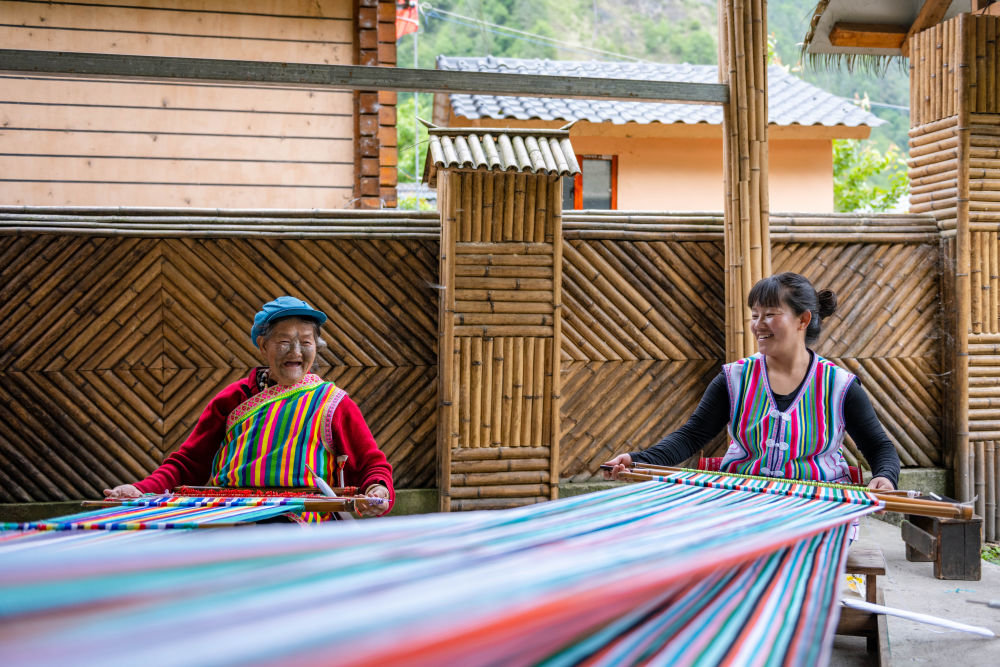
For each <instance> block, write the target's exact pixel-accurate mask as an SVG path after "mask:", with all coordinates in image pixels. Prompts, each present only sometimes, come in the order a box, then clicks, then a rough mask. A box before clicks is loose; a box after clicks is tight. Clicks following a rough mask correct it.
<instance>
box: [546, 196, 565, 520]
mask: <svg viewBox="0 0 1000 667" xmlns="http://www.w3.org/2000/svg"><path fill="white" fill-rule="evenodd" d="M548 193H549V201H548V206H547V210H548V212H549V215H548V220H546V234H548V233H551V234H552V339H551V340H548V341H546V343H545V344H546V347H547V349H548V360H549V368H548V369H547V371H546V374H547V375H550V376H551V379H550V380H549V381H548V382H547V383H546V385H547V386H548V387H549V392H548V394H547V395H546V396H545V400H544V404H543V406H544V407H545V409H546V410H547V413H546V414H547V416H548V419H547V420H546V422H547V424H546V426H547V429H546V430H547V431H548V433H549V437H548V445H549V466H550V467H549V497H550V498H551V499H552V500H555V499H556V498H558V497H559V475H560V470H561V463H560V460H559V457H560V448H559V438H560V429H561V424H560V418H561V414H560V407H561V405H562V399H561V397H560V393H561V381H560V377H561V374H562V312H563V309H562V267H563V245H564V243H565V242H564V240H563V229H562V179H561V178H559V177H558V176H556V177H555V178H554V179H553V180H552V182H551V183H550V187H549V188H548ZM549 228H551V229H549Z"/></svg>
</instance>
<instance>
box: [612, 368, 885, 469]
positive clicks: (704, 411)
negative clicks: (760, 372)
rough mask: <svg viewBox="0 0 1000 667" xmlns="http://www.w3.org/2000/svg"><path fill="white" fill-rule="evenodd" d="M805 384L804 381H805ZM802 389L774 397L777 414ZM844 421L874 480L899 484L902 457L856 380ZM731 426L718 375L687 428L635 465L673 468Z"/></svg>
mask: <svg viewBox="0 0 1000 667" xmlns="http://www.w3.org/2000/svg"><path fill="white" fill-rule="evenodd" d="M802 381H803V382H805V378H803V380H802ZM801 387H802V384H801V383H800V384H799V387H798V388H796V389H795V391H793V392H792V393H791V394H774V400H775V401H776V402H777V404H778V405H777V408H778V410H780V411H782V412H784V411H785V410H787V409H788V408H789V406H790V405H791V403H792V401H793V400H794V399H795V397H796V396H797V395H798V393H799V389H800V388H801ZM844 421H845V422H846V423H845V427H846V428H847V433H848V434H849V435H850V436H851V438H853V439H854V442H855V443H856V444H857V445H858V448H859V449H860V450H861V453H862V454H863V455H864V457H865V460H866V461H868V465H869V466H870V467H871V469H872V476H873V477H885V478H886V479H888V480H889V481H890V482H892V485H893V486H894V487H895V486H897V482H898V481H899V455H898V454H897V453H896V448H895V447H894V446H893V444H892V442H891V441H890V440H889V438H888V436H886V434H885V431H884V430H883V429H882V424H880V423H879V420H878V417H877V416H876V415H875V410H874V408H872V404H871V401H870V400H869V399H868V393H867V392H865V390H864V388H862V386H861V382H860V381H859V380H857V379H855V380H854V381H853V382H851V385H850V387H848V389H847V395H846V396H845V398H844ZM728 423H729V390H728V389H727V388H726V377H725V375H723V374H722V373H719V374H718V375H717V376H715V378H714V379H713V380H712V382H711V384H709V385H708V389H706V390H705V393H704V395H703V396H702V397H701V402H700V403H699V404H698V408H697V409H696V410H695V411H694V414H692V415H691V418H690V419H688V420H687V423H686V424H684V426H681V427H680V428H679V429H677V430H676V431H674V432H673V433H671V434H669V435H667V436H666V437H664V438H663V439H662V440H660V441H659V442H658V443H656V444H655V445H653V446H652V447H650V448H649V449H647V450H645V451H642V452H632V453H630V456H631V457H632V461H633V462H634V463H650V464H652V465H663V466H673V465H677V464H678V463H680V462H682V461H684V460H685V459H688V458H690V457H691V456H693V455H694V453H695V452H697V451H698V450H700V449H702V448H703V447H704V446H705V445H706V444H708V443H709V441H711V439H712V438H714V437H715V436H716V435H717V434H718V433H719V432H720V431H722V430H723V429H724V428H726V425H727V424H728Z"/></svg>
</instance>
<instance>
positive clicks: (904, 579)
mask: <svg viewBox="0 0 1000 667" xmlns="http://www.w3.org/2000/svg"><path fill="white" fill-rule="evenodd" d="M858 544H859V545H869V546H874V545H877V546H879V547H881V549H882V553H883V554H884V555H885V561H886V574H885V576H883V577H879V586H880V587H881V588H882V590H883V592H884V594H885V604H886V606H888V607H896V608H899V609H905V610H907V611H913V612H919V613H924V614H932V615H934V616H941V617H944V618H947V619H949V620H953V621H959V622H961V623H968V624H970V625H980V626H985V627H987V628H989V629H991V630H993V631H994V632H995V633H997V634H998V635H1000V609H992V608H989V607H986V606H985V605H978V604H972V603H970V602H968V600H1000V565H994V564H992V563H988V562H986V561H983V564H982V565H983V576H982V579H981V580H980V581H944V580H941V579H935V578H934V573H933V570H932V568H933V563H911V562H909V561H907V560H906V555H905V549H904V544H903V540H902V538H901V537H900V535H899V527H898V526H894V525H892V524H889V523H886V522H884V521H880V520H878V519H875V518H872V517H868V518H866V519H865V520H864V523H863V524H862V531H861V537H860V539H859V540H858ZM888 626H889V649H890V653H891V664H893V665H897V666H899V665H946V666H949V667H950V666H952V665H953V666H954V667H980V666H982V667H997V666H1000V638H994V639H989V638H986V637H979V636H977V635H972V634H968V633H963V632H958V631H956V630H948V629H946V628H941V627H935V626H932V625H925V624H922V623H916V622H914V621H909V620H905V619H902V618H898V617H893V616H890V617H888ZM830 664H831V665H833V666H835V667H848V666H851V667H853V666H855V665H871V664H875V662H874V660H873V659H872V658H871V657H870V656H868V654H867V653H866V652H865V640H864V639H863V638H860V637H837V638H836V640H835V641H834V645H833V655H832V657H831V660H830Z"/></svg>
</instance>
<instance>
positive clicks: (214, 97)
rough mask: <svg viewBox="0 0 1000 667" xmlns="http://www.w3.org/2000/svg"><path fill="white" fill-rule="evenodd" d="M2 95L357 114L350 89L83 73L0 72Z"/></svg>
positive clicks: (63, 101) (36, 100)
mask: <svg viewBox="0 0 1000 667" xmlns="http://www.w3.org/2000/svg"><path fill="white" fill-rule="evenodd" d="M0 81H3V84H2V85H3V90H4V95H3V97H4V99H5V100H7V101H13V100H16V101H18V102H30V103H32V104H39V105H40V104H53V105H84V106H91V105H95V104H97V105H104V106H111V107H115V106H119V107H140V108H154V107H155V108H160V109H201V110H209V109H213V110H218V111H251V110H252V111H253V112H254V113H288V114H293V115H296V116H301V115H307V114H315V115H326V114H331V113H332V114H353V113H354V100H353V96H352V94H351V92H350V91H347V90H331V89H327V88H312V89H302V88H293V89H288V88H281V87H280V86H260V85H253V84H250V85H240V84H238V83H184V82H177V81H130V80H126V79H86V78H80V77H61V76H58V75H54V76H37V77H22V76H10V75H0Z"/></svg>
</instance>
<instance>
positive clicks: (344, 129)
mask: <svg viewBox="0 0 1000 667" xmlns="http://www.w3.org/2000/svg"><path fill="white" fill-rule="evenodd" d="M0 118H2V119H3V123H6V127H5V131H9V130H11V129H13V128H25V129H34V130H43V129H44V130H79V131H88V132H114V133H120V132H151V133H156V132H171V133H190V132H195V133H197V134H210V135H218V136H227V135H235V136H248V137H260V136H264V137H279V138H280V137H308V138H316V139H324V138H332V137H351V136H354V135H353V132H354V119H353V117H352V116H351V115H349V114H347V115H341V116H336V115H334V116H330V117H329V118H326V119H324V120H323V122H317V119H316V118H310V117H309V116H288V115H279V114H257V113H251V112H247V113H242V112H235V113H234V112H220V111H210V110H209V111H202V110H197V109H193V110H186V109H162V108H161V109H156V108H149V109H121V108H117V109H116V108H110V109H94V110H93V111H92V112H91V113H80V111H79V110H78V109H76V108H74V107H58V106H25V105H20V104H5V103H3V102H0Z"/></svg>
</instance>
